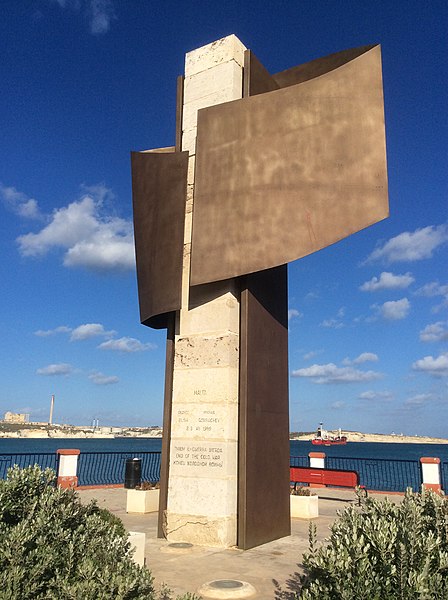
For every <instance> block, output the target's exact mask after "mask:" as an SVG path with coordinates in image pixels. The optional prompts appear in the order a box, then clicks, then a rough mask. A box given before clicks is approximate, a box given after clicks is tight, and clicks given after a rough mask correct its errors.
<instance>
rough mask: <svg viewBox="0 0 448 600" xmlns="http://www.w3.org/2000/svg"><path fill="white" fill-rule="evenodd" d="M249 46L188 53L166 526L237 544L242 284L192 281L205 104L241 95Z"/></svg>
mask: <svg viewBox="0 0 448 600" xmlns="http://www.w3.org/2000/svg"><path fill="white" fill-rule="evenodd" d="M244 50H245V48H244V46H243V45H242V44H241V42H240V41H239V40H238V39H237V38H236V37H235V36H229V37H228V38H224V39H223V40H219V41H218V42H214V43H213V44H209V45H208V46H205V47H204V48H199V49H198V50H195V51H193V52H191V53H189V54H188V55H187V58H186V67H185V75H186V78H185V87H184V107H183V123H182V129H183V136H182V149H183V150H188V151H189V153H190V157H189V161H188V174H187V200H186V207H185V211H186V220H185V230H184V257H183V273H182V307H181V310H180V313H179V317H178V320H177V324H176V336H175V341H174V372H173V395H172V407H171V410H172V417H171V443H170V465H169V482H168V502H167V510H166V511H165V514H164V517H165V530H166V535H167V538H168V540H169V541H188V542H191V543H193V544H203V545H209V546H224V547H228V546H233V545H235V544H236V535H237V530H236V515H237V477H238V465H237V458H238V379H239V310H240V308H239V292H238V290H237V289H236V288H235V284H234V283H232V282H218V283H216V284H212V285H208V286H204V287H201V288H194V289H190V286H189V278H190V255H191V233H192V221H191V216H192V211H193V210H194V177H195V152H196V122H197V111H198V110H199V109H200V108H204V107H206V106H211V105H212V104H218V103H221V102H228V101H230V100H235V99H237V98H241V95H242V64H243V55H244Z"/></svg>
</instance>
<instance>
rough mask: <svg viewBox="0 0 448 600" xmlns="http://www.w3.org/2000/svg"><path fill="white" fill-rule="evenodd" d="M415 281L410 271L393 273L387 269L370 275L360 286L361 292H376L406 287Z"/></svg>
mask: <svg viewBox="0 0 448 600" xmlns="http://www.w3.org/2000/svg"><path fill="white" fill-rule="evenodd" d="M414 281H415V279H414V277H412V275H411V273H406V274H405V275H394V274H393V273H389V272H388V271H383V272H382V273H381V275H380V276H379V278H378V277H372V279H371V280H370V281H366V282H365V283H363V284H362V285H361V286H360V288H359V289H360V290H361V291H362V292H377V291H380V290H398V289H403V288H407V287H408V286H409V285H411V283H413V282H414Z"/></svg>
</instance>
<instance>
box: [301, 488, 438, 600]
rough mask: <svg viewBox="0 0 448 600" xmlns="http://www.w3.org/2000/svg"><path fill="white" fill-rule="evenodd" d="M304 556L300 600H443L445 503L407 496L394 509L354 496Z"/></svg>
mask: <svg viewBox="0 0 448 600" xmlns="http://www.w3.org/2000/svg"><path fill="white" fill-rule="evenodd" d="M359 501H360V506H359V507H355V506H350V507H348V508H347V509H346V510H345V511H344V512H343V513H342V514H341V515H340V516H339V519H337V520H336V521H335V523H334V524H333V526H332V527H331V535H330V538H329V539H328V540H327V543H326V544H325V545H323V546H320V547H317V546H316V530H315V527H313V526H311V527H310V552H309V553H308V554H306V555H305V556H304V560H303V564H304V567H305V573H306V574H305V576H304V577H303V578H302V581H301V583H302V589H301V592H300V593H299V594H297V596H296V597H297V598H300V599H301V600H315V599H316V600H317V599H319V600H353V599H354V598H356V599H357V600H359V599H366V600H395V599H400V600H414V599H415V600H417V599H419V600H438V599H440V600H442V599H443V600H447V599H448V500H447V499H446V498H445V497H442V496H439V495H437V494H435V493H433V492H431V491H424V490H423V491H422V493H421V494H418V493H413V492H412V491H410V490H408V491H407V492H406V495H405V497H404V499H403V501H402V502H401V504H399V505H395V504H393V503H392V502H390V501H389V500H387V499H385V500H375V499H372V498H368V499H366V498H363V497H362V496H359Z"/></svg>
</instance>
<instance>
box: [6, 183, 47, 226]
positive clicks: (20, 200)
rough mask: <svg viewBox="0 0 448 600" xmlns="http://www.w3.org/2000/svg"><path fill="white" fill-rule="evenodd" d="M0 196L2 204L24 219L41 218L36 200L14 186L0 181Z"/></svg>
mask: <svg viewBox="0 0 448 600" xmlns="http://www.w3.org/2000/svg"><path fill="white" fill-rule="evenodd" d="M0 197H1V199H2V200H3V204H4V205H5V206H6V207H7V208H8V209H9V210H10V211H12V212H13V213H15V214H16V215H19V217H24V218H26V219H39V220H40V219H42V214H41V212H40V210H39V205H38V203H37V200H35V199H34V198H29V197H28V196H27V195H26V194H24V193H23V192H19V191H18V190H16V188H14V187H6V186H4V185H3V184H1V183H0Z"/></svg>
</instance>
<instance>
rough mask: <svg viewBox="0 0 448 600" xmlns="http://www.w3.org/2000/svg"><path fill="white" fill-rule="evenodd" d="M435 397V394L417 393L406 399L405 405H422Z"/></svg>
mask: <svg viewBox="0 0 448 600" xmlns="http://www.w3.org/2000/svg"><path fill="white" fill-rule="evenodd" d="M433 398H434V396H433V394H416V395H415V396H411V397H410V398H407V399H406V400H405V401H404V405H405V406H414V407H415V406H422V405H423V404H426V403H427V402H428V401H429V400H432V399H433Z"/></svg>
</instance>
